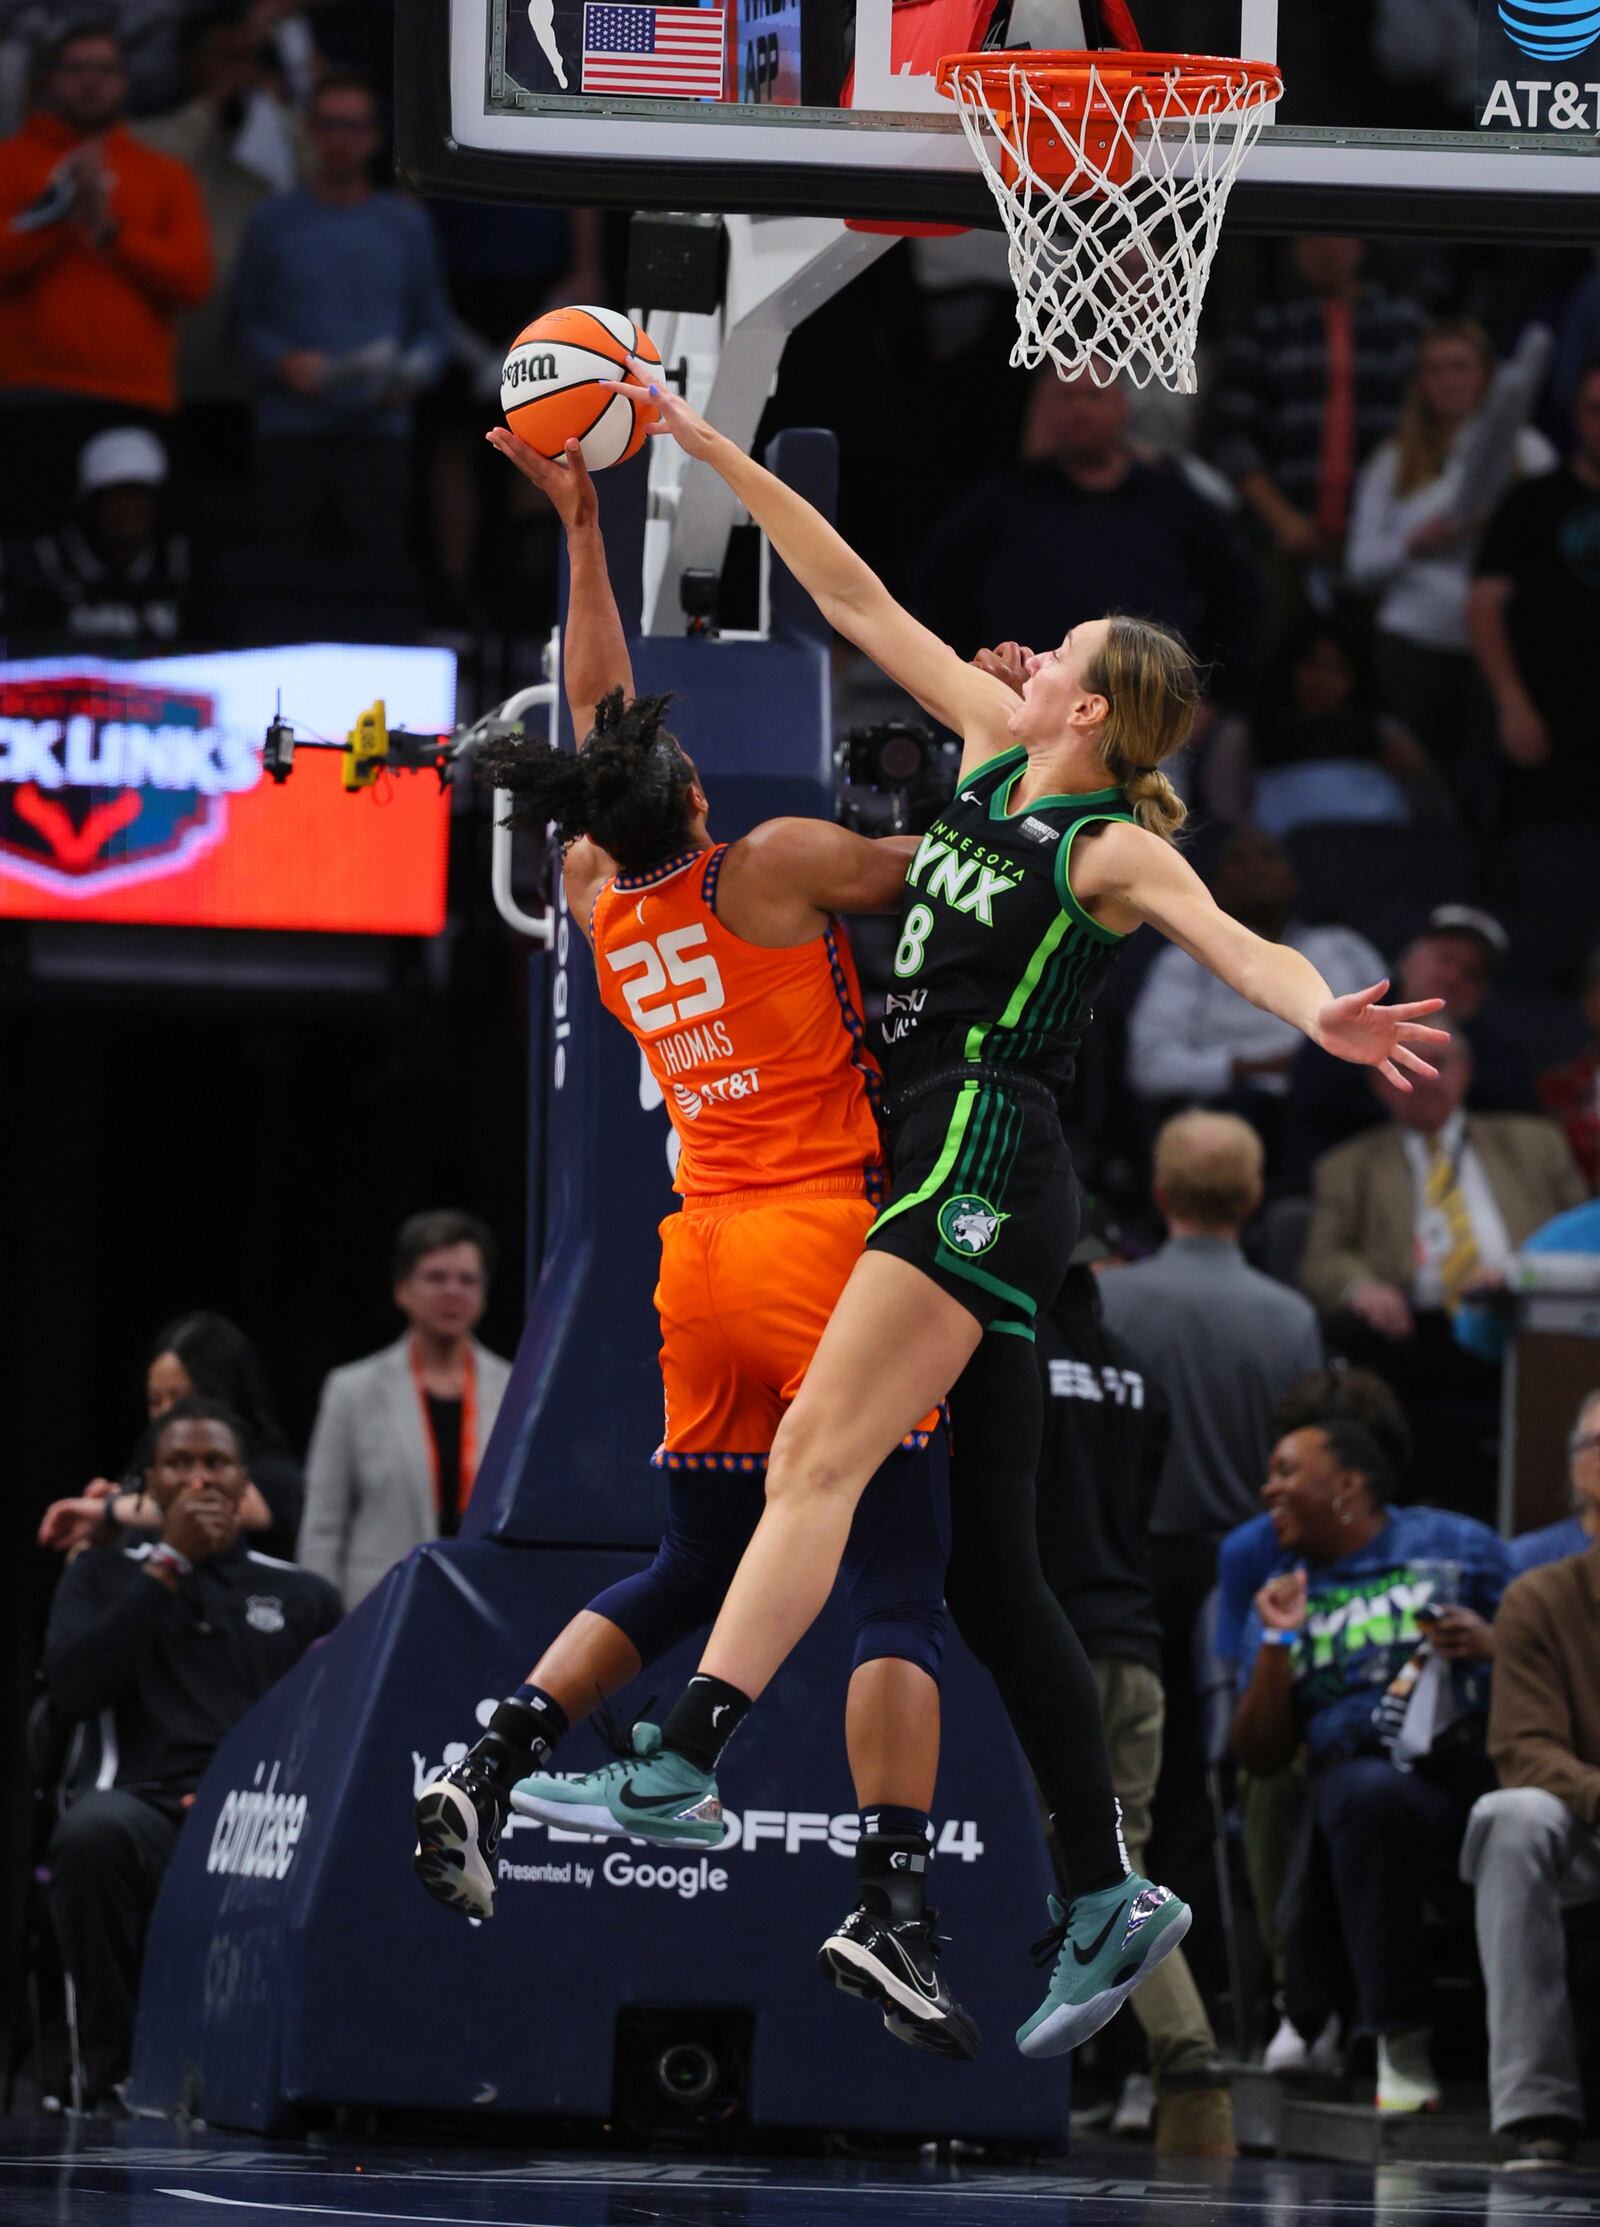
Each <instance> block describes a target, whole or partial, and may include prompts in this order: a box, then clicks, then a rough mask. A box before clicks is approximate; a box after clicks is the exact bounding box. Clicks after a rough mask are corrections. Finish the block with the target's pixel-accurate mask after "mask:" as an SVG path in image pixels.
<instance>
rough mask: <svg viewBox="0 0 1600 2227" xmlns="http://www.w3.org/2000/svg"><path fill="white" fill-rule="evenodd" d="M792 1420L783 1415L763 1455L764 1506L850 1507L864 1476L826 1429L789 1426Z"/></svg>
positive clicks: (808, 1426)
mask: <svg viewBox="0 0 1600 2227" xmlns="http://www.w3.org/2000/svg"><path fill="white" fill-rule="evenodd" d="M792 1421H793V1418H792V1416H790V1417H785V1419H784V1421H783V1423H782V1424H781V1425H780V1427H779V1430H778V1434H777V1436H776V1438H775V1439H774V1440H773V1442H772V1452H771V1454H770V1455H769V1456H768V1459H767V1505H768V1507H769V1508H770V1507H780V1506H781V1507H789V1508H793V1507H797V1506H816V1507H818V1508H822V1507H828V1506H834V1507H851V1508H853V1507H854V1506H855V1504H856V1502H857V1501H858V1500H859V1499H860V1497H861V1488H862V1486H863V1485H864V1484H865V1482H866V1479H865V1478H864V1477H861V1476H860V1475H858V1474H857V1472H856V1470H855V1469H854V1468H853V1467H852V1465H851V1464H850V1463H848V1462H847V1461H846V1460H845V1458H844V1450H843V1448H842V1447H841V1446H840V1445H839V1444H838V1442H837V1440H836V1439H834V1438H833V1437H832V1435H831V1434H830V1433H828V1432H825V1431H821V1430H818V1429H817V1428H815V1427H814V1426H812V1425H807V1424H800V1425H799V1426H797V1427H795V1428H794V1429H791V1428H790V1424H791V1422H792Z"/></svg>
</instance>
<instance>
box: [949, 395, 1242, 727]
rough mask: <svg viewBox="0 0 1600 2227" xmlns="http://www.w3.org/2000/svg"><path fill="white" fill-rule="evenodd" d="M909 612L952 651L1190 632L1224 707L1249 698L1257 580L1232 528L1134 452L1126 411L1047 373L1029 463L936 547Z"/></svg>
mask: <svg viewBox="0 0 1600 2227" xmlns="http://www.w3.org/2000/svg"><path fill="white" fill-rule="evenodd" d="M908 600H909V601H910V603H911V605H912V607H913V608H914V609H915V611H916V612H917V614H918V616H919V617H921V618H923V619H925V620H926V621H927V622H928V624H929V625H930V626H931V627H932V628H933V629H934V631H935V633H937V634H939V635H940V636H941V637H942V638H943V639H944V640H946V641H949V642H954V643H956V644H958V645H961V646H963V647H964V648H965V650H966V652H967V654H969V655H970V654H971V652H972V651H973V650H975V649H976V648H977V647H978V646H979V644H980V643H987V642H997V641H1001V640H1009V639H1015V640H1017V641H1023V642H1059V641H1060V640H1061V638H1062V636H1063V635H1064V634H1065V633H1066V631H1067V629H1068V627H1070V626H1075V625H1076V624H1077V623H1078V621H1079V620H1080V619H1086V618H1090V617H1092V616H1093V615H1094V614H1095V613H1097V612H1101V611H1106V610H1113V611H1115V610H1124V611H1133V612H1137V613H1138V614H1139V615H1140V616H1141V617H1144V618H1151V619H1159V620H1161V621H1162V622H1163V623H1164V624H1165V625H1168V626H1173V627H1176V628H1177V629H1178V631H1179V632H1180V633H1182V634H1183V635H1184V636H1185V637H1186V638H1187V639H1188V640H1189V641H1190V642H1191V643H1192V644H1193V645H1194V647H1195V649H1196V650H1197V651H1198V652H1199V654H1200V656H1201V658H1202V659H1203V660H1204V661H1206V662H1208V663H1210V664H1211V665H1213V666H1214V667H1215V669H1216V675H1217V677H1216V680H1215V682H1214V684H1213V692H1214V695H1215V697H1216V698H1217V700H1218V701H1223V702H1225V701H1228V700H1231V699H1234V698H1237V697H1239V696H1240V695H1242V694H1244V693H1246V692H1247V691H1248V688H1249V684H1250V678H1251V671H1252V667H1253V663H1254V656H1255V648H1254V638H1255V633H1256V626H1257V614H1258V610H1259V596H1258V593H1257V588H1256V579H1255V567H1254V564H1253V562H1252V559H1251V556H1250V552H1249V550H1248V548H1247V547H1246V546H1245V544H1244V541H1243V539H1242V537H1241V535H1240V534H1239V532H1238V530H1237V528H1236V527H1235V526H1234V524H1233V522H1232V520H1231V519H1230V518H1229V516H1228V514H1227V513H1226V512H1224V511H1222V510H1220V509H1219V508H1218V507H1217V505H1216V504H1215V503H1212V502H1209V501H1208V500H1207V499H1206V497H1205V496H1204V495H1202V494H1200V493H1198V492H1197V491H1196V489H1195V488H1194V486H1193V485H1192V484H1191V482H1190V481H1189V479H1188V477H1187V476H1186V474H1185V473H1184V471H1183V470H1182V468H1181V466H1180V465H1179V464H1177V463H1176V462H1174V461H1173V460H1171V459H1169V458H1155V459H1153V460H1149V461H1147V460H1145V459H1144V458H1142V457H1140V456H1139V455H1137V454H1136V453H1135V451H1134V449H1133V448H1132V446H1131V445H1130V443H1129V441H1128V398H1127V394H1126V392H1125V391H1124V389H1123V388H1122V387H1120V386H1113V387H1097V386H1096V385H1095V384H1094V382H1093V380H1092V379H1090V378H1089V376H1088V374H1087V373H1083V374H1080V375H1079V376H1078V377H1077V378H1073V379H1062V378H1059V377H1058V376H1057V374H1056V372H1055V371H1054V370H1053V369H1052V368H1051V366H1049V365H1048V364H1047V365H1046V366H1045V368H1044V369H1043V370H1042V371H1041V372H1040V373H1039V376H1038V378H1037V380H1036V381H1035V383H1034V386H1033V390H1032V393H1031V396H1030V398H1029V408H1028V419H1027V424H1026V426H1025V428H1024V434H1023V460H1022V462H1021V463H1020V464H1017V465H1015V466H1014V467H1013V468H1012V469H1011V470H1010V471H1007V472H997V473H994V474H992V475H991V476H990V477H989V478H987V479H981V480H979V481H978V482H977V484H976V485H975V486H973V487H970V488H969V489H968V490H967V492H966V493H965V494H964V495H961V496H959V497H958V498H957V500H956V501H955V503H954V504H953V505H952V506H951V507H950V509H949V510H947V511H946V512H945V514H944V516H943V517H942V518H941V519H939V520H938V521H937V523H936V524H935V525H934V526H933V527H932V529H931V530H930V532H929V533H928V534H927V535H926V536H925V537H924V540H923V544H922V549H921V553H920V555H919V557H918V560H917V563H916V566H915V568H914V571H913V574H912V578H911V583H910V588H909V594H908Z"/></svg>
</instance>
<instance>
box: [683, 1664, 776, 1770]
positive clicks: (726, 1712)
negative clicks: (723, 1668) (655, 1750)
mask: <svg viewBox="0 0 1600 2227" xmlns="http://www.w3.org/2000/svg"><path fill="white" fill-rule="evenodd" d="M753 1706H754V1704H753V1703H752V1702H751V1699H750V1696H749V1695H748V1694H747V1693H741V1692H740V1691H739V1689H738V1687H737V1686H730V1685H728V1684H726V1683H725V1682H724V1680H722V1679H721V1678H708V1677H707V1676H706V1675H705V1673H704V1672H703V1671H701V1672H697V1673H696V1675H695V1676H694V1677H693V1678H691V1679H690V1680H689V1683H688V1684H687V1685H686V1686H685V1687H684V1689H683V1691H682V1693H681V1694H679V1696H678V1698H677V1700H676V1701H675V1702H674V1703H673V1704H672V1708H671V1711H670V1713H669V1715H668V1717H667V1721H666V1723H665V1724H664V1725H663V1726H662V1727H661V1744H662V1746H663V1747H667V1748H671V1749H672V1750H673V1752H674V1753H675V1754H677V1755H681V1756H685V1757H687V1759H688V1760H689V1762H691V1763H693V1764H696V1765H698V1767H699V1768H700V1769H701V1770H702V1771H714V1770H715V1769H716V1767H717V1758H718V1756H719V1755H720V1754H721V1753H722V1751H723V1749H724V1748H725V1747H726V1746H727V1744H728V1742H729V1741H730V1740H731V1739H732V1738H733V1736H734V1734H735V1733H736V1732H737V1731H738V1729H739V1727H740V1725H741V1724H743V1722H744V1720H745V1718H746V1717H747V1716H748V1715H749V1713H750V1710H751V1708H752V1707H753Z"/></svg>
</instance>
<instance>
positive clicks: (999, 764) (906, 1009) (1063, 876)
mask: <svg viewBox="0 0 1600 2227" xmlns="http://www.w3.org/2000/svg"><path fill="white" fill-rule="evenodd" d="M1027 755H1028V754H1027V752H1026V750H1024V749H1023V748H1022V747H1021V745H1020V744H1019V745H1018V746H1017V747H1016V748H1015V749H1012V750H1006V751H1003V752H1002V753H1001V754H1000V755H999V756H998V757H995V758H990V759H989V760H988V761H987V762H986V763H985V764H983V765H981V766H979V767H977V768H976V770H975V771H973V772H971V773H968V774H966V775H964V776H963V777H962V780H961V782H960V785H959V787H958V788H957V791H956V794H955V796H954V797H953V799H952V800H951V802H950V803H949V804H948V805H947V806H946V807H945V809H944V811H943V812H941V813H940V815H939V817H938V819H937V820H935V821H934V823H933V826H932V827H931V828H930V829H929V830H928V832H927V834H926V835H925V836H924V837H923V838H922V845H921V848H920V849H919V850H918V852H917V855H916V858H915V860H914V861H913V863H912V866H911V869H910V872H909V873H908V874H907V875H906V907H905V911H904V913H903V914H902V916H901V922H900V941H899V945H898V947H897V948H896V951H895V955H894V980H893V983H892V985H891V987H890V989H889V992H888V995H887V997H886V999H885V1001H884V1022H883V1034H884V1044H885V1049H886V1062H885V1064H886V1067H887V1071H888V1081H889V1089H890V1094H891V1097H892V1096H893V1095H894V1094H896V1093H898V1092H902V1091H905V1090H907V1089H910V1088H911V1087H912V1086H914V1085H915V1084H917V1083H918V1082H920V1081H922V1080H924V1079H925V1078H926V1077H927V1076H929V1075H931V1074H933V1073H935V1072H937V1071H938V1070H940V1069H944V1068H950V1067H956V1066H962V1065H973V1064H976V1063H979V1062H982V1063H985V1064H988V1065H991V1066H1009V1067H1015V1068H1017V1069H1018V1070H1019V1071H1020V1072H1023V1073H1026V1074H1030V1075H1032V1076H1034V1077H1036V1078H1037V1079H1038V1080H1039V1081H1040V1082H1043V1083H1045V1084H1047V1085H1048V1086H1049V1087H1050V1089H1051V1090H1053V1091H1056V1092H1058V1093H1059V1092H1060V1091H1062V1090H1064V1089H1065V1087H1066V1086H1067V1084H1068V1083H1070V1082H1071V1080H1072V1067H1073V1054H1074V1053H1075V1051H1076V1049H1077V1044H1078V1038H1079V1035H1080V1034H1081V1032H1082V1028H1083V1025H1084V1023H1085V1022H1086V1021H1087V1020H1088V1019H1089V1018H1090V1017H1091V1001H1092V999H1093V997H1094V994H1095V992H1096V990H1097V989H1098V988H1099V986H1100V984H1101V983H1102V982H1103V981H1104V979H1105V977H1106V974H1107V972H1108V971H1109V969H1110V966H1111V962H1112V960H1113V959H1114V958H1115V957H1116V954H1117V950H1118V948H1119V946H1120V945H1121V943H1122V941H1123V938H1122V937H1121V936H1119V935H1117V934H1116V933H1115V931H1114V930H1112V929H1110V928H1104V927H1102V926H1101V924H1100V923H1099V921H1098V920H1095V919H1092V918H1091V917H1090V915H1089V914H1088V913H1086V912H1085V911H1084V909H1083V907H1082V906H1081V905H1080V904H1079V903H1078V901H1077V899H1076V898H1075V897H1074V896H1073V894H1072V886H1071V883H1070V881H1069V879H1068V872H1069V866H1070V861H1071V855H1072V847H1073V844H1074V842H1075V841H1076V839H1077V837H1078V836H1079V835H1080V834H1081V833H1082V832H1083V830H1084V829H1085V828H1087V827H1093V826H1095V825H1097V824H1099V823H1101V822H1104V821H1106V820H1131V819H1132V818H1133V814H1132V812H1131V811H1130V810H1129V808H1128V801H1127V799H1126V797H1125V796H1124V795H1123V793H1122V791H1121V790H1120V789H1096V790H1094V791H1093V792H1091V793H1089V794H1087V795H1082V796H1047V797H1039V798H1037V799H1035V801H1034V802H1033V803H1032V804H1030V805H1029V806H1027V808H1026V809H1025V810H1022V811H1017V812H1012V811H1011V810H1009V809H1008V807H1009V805H1010V800H1011V793H1012V791H1013V789H1014V788H1015V787H1016V784H1017V781H1018V778H1019V777H1020V775H1021V773H1022V771H1023V769H1024V767H1025V765H1026V763H1027Z"/></svg>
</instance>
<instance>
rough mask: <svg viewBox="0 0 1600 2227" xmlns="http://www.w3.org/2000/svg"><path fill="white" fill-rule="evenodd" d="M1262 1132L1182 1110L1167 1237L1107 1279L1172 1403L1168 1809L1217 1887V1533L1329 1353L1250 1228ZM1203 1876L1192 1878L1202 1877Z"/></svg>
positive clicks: (1167, 1469) (1168, 1156)
mask: <svg viewBox="0 0 1600 2227" xmlns="http://www.w3.org/2000/svg"><path fill="white" fill-rule="evenodd" d="M1261 1178H1262V1151H1261V1140H1260V1138H1259V1137H1258V1136H1257V1135H1256V1133H1255V1131H1254V1130H1253V1129H1252V1128H1251V1127H1250V1125H1249V1123H1248V1122H1245V1121H1241V1120H1240V1119H1239V1118H1238V1117H1237V1115H1234V1114H1219V1113H1205V1112H1194V1113H1185V1114H1179V1115H1177V1116H1176V1117H1175V1118H1174V1119H1173V1120H1171V1121H1169V1122H1168V1123H1167V1124H1166V1125H1165V1127H1164V1128H1163V1129H1162V1130H1161V1133H1160V1135H1159V1136H1158V1137H1157V1138H1156V1146H1155V1185H1154V1188H1155V1200H1156V1204H1157V1206H1158V1207H1159V1208H1160V1210H1161V1213H1162V1214H1163V1216H1164V1217H1165V1220H1166V1225H1167V1232H1168V1235H1167V1242H1166V1243H1165V1244H1164V1245H1163V1246H1162V1247H1161V1249H1160V1251H1159V1252H1157V1253H1155V1254H1154V1255H1152V1257H1151V1258H1150V1259H1149V1260H1146V1261H1140V1262H1138V1263H1137V1264H1136V1265H1135V1266H1133V1267H1131V1268H1111V1269H1108V1270H1107V1271H1106V1272H1105V1274H1104V1275H1103V1276H1102V1277H1101V1279H1100V1295H1101V1301H1102V1304H1103V1306H1104V1309H1105V1323H1106V1328H1107V1329H1108V1330H1109V1331H1110V1332H1111V1333H1112V1335H1113V1336H1114V1337H1117V1338H1120V1339H1121V1340H1122V1341H1123V1343H1124V1344H1126V1345H1127V1346H1129V1347H1131V1348H1132V1350H1133V1352H1134V1353H1135V1354H1136V1355H1137V1356H1138V1361H1139V1366H1140V1367H1141V1368H1142V1369H1143V1371H1144V1372H1145V1375H1146V1376H1147V1377H1148V1378H1149V1379H1150V1380H1151V1381H1152V1382H1153V1383H1156V1384H1159V1385H1160V1386H1161V1388H1162V1391H1163V1392H1164V1393H1165V1394H1166V1396H1167V1399H1168V1401H1169V1402H1170V1404H1171V1408H1172V1438H1171V1442H1170V1444H1169V1446H1168V1450H1167V1458H1166V1461H1165V1462H1164V1464H1163V1465H1162V1472H1161V1480H1160V1483H1159V1485H1158V1487H1157V1490H1156V1498H1155V1506H1154V1509H1153V1511H1152V1514H1151V1520H1150V1549H1149V1552H1150V1576H1151V1581H1152V1584H1153V1587H1154V1591H1155V1602H1156V1613H1157V1615H1158V1616H1159V1618H1160V1620H1161V1632H1162V1656H1161V1674H1162V1681H1163V1684H1164V1685H1165V1688H1166V1708H1167V1717H1166V1738H1165V1743H1164V1748H1165V1753H1164V1760H1163V1765H1162V1772H1161V1787H1160V1792H1159V1794H1158V1796H1157V1801H1156V1825H1157V1831H1158V1833H1159V1834H1160V1836H1161V1840H1162V1845H1163V1848H1164V1850H1165V1854H1164V1856H1163V1862H1164V1863H1165V1865H1166V1869H1165V1871H1164V1872H1163V1877H1166V1878H1171V1877H1173V1876H1178V1877H1179V1879H1180V1886H1181V1889H1182V1891H1184V1892H1185V1893H1186V1894H1189V1895H1190V1899H1192V1892H1204V1891H1207V1875H1208V1872H1209V1867H1210V1849H1211V1815H1210V1806H1209V1802H1208V1798H1207V1795H1206V1788H1205V1757H1204V1745H1203V1741H1202V1737H1201V1727H1200V1717H1199V1704H1198V1701H1197V1699H1196V1695H1195V1681H1194V1631H1195V1621H1196V1618H1197V1617H1198V1615H1199V1613H1200V1609H1201V1606H1202V1604H1203V1602H1204V1601H1205V1598H1206V1596H1207V1594H1208V1593H1209V1592H1210V1591H1211V1588H1212V1586H1213V1585H1214V1584H1215V1582H1216V1575H1217V1549H1218V1547H1219V1546H1220V1545H1221V1543H1222V1540H1223V1539H1224V1537H1225V1536H1226V1535H1227V1533H1228V1532H1229V1531H1230V1530H1232V1528H1233V1526H1234V1525H1235V1524H1236V1523H1239V1522H1240V1521H1242V1519H1243V1518H1244V1517H1245V1516H1247V1515H1250V1514H1251V1513H1253V1512H1254V1511H1255V1510H1256V1509H1257V1508H1258V1507H1259V1505H1260V1499H1259V1496H1260V1490H1261V1479H1262V1478H1263V1477H1264V1476H1265V1474H1266V1467H1267V1455H1268V1453H1269V1451H1270V1449H1271V1446H1272V1415H1273V1408H1274V1406H1275V1404H1276V1402H1277V1401H1278V1399H1279V1398H1280V1397H1281V1396H1282V1395H1283V1393H1284V1392H1285V1391H1287V1389H1288V1387H1289V1386H1290V1385H1291V1384H1293V1383H1294V1382H1295V1380H1296V1379H1297V1378H1299V1377H1303V1376H1304V1375H1305V1374H1306V1372H1307V1371H1308V1370H1309V1369H1314V1368H1316V1367H1318V1366H1319V1364H1320V1363H1321V1360H1322V1340H1321V1337H1320V1335H1319V1334H1318V1330H1317V1323H1316V1317H1315V1315H1314V1314H1313V1313H1312V1310H1311V1308H1310V1307H1309V1306H1307V1305H1306V1304H1305V1302H1304V1301H1303V1300H1301V1298H1300V1297H1299V1295H1298V1293H1296V1292H1293V1291H1290V1290H1288V1289H1287V1288H1286V1287H1285V1286H1284V1285H1283V1284H1279V1283H1274V1282H1273V1280H1272V1279H1271V1277H1269V1276H1263V1275H1260V1274H1259V1273H1258V1272H1257V1271H1256V1270H1255V1269H1253V1268H1251V1267H1250V1266H1249V1265H1248V1263H1247V1262H1246V1260H1245V1258H1244V1255H1243V1253H1242V1252H1241V1250H1240V1247H1239V1232H1240V1230H1241V1229H1242V1228H1243V1226H1244V1224H1245V1223H1246V1222H1247V1221H1248V1220H1249V1219H1250V1217H1251V1215H1252V1214H1253V1213H1254V1212H1255V1210H1256V1208H1257V1206H1258V1205H1259V1204H1260V1202H1261ZM1191 1890H1192V1892H1191Z"/></svg>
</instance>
